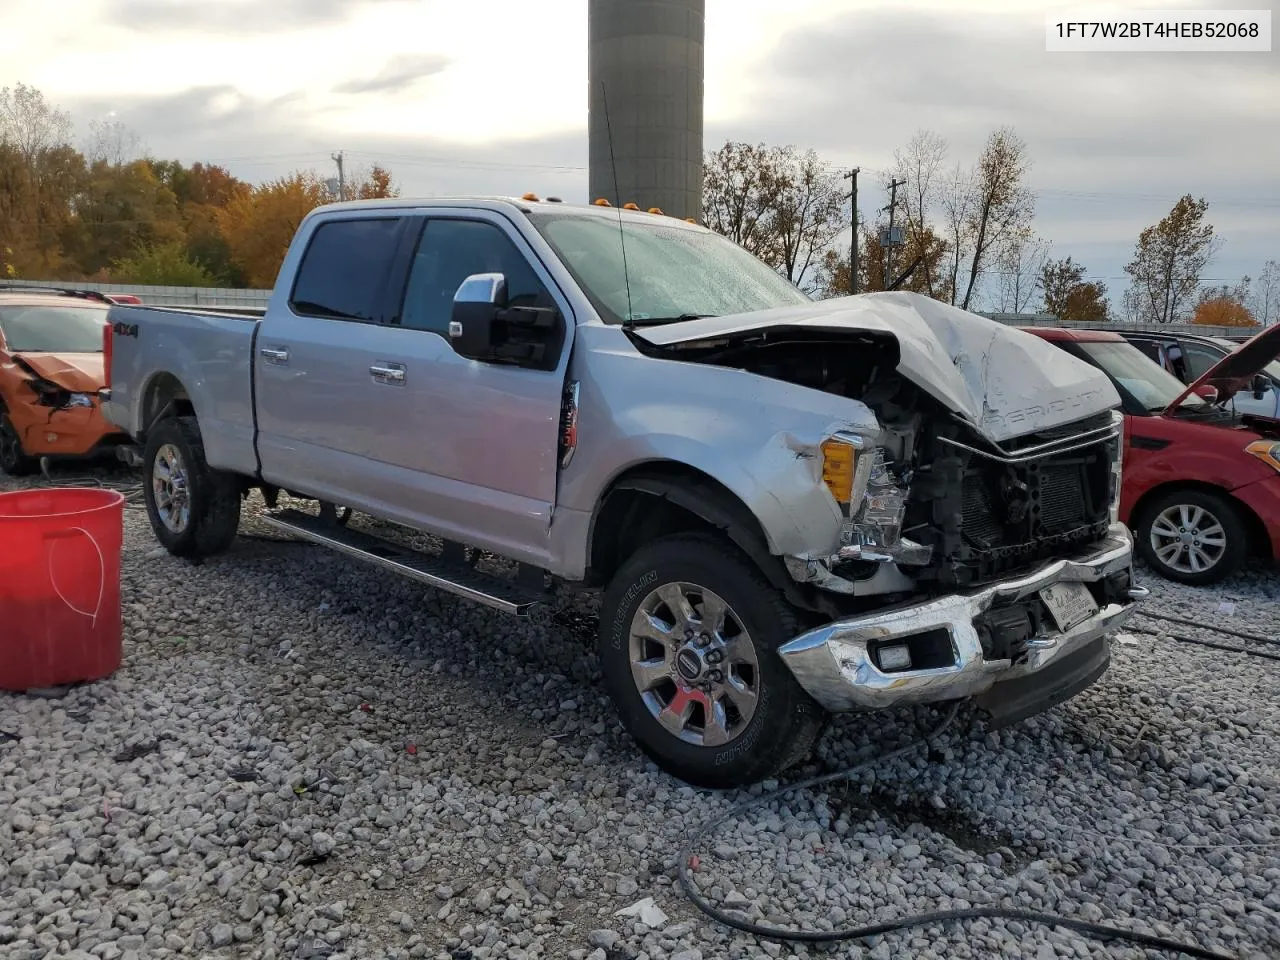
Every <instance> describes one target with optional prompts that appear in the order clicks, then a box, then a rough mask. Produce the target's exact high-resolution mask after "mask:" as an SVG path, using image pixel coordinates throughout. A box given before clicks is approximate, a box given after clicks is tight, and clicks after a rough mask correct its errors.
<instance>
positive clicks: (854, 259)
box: [844, 167, 862, 293]
mask: <svg viewBox="0 0 1280 960" xmlns="http://www.w3.org/2000/svg"><path fill="white" fill-rule="evenodd" d="M861 172H862V168H861V167H854V168H853V169H852V170H850V171H849V172H848V173H846V174H845V175H844V178H845V179H846V180H852V181H853V188H852V190H851V191H850V193H849V200H850V202H851V203H852V205H853V206H852V209H853V216H852V218H851V222H852V223H853V241H852V243H851V244H850V245H849V292H850V293H857V292H858V174H859V173H861Z"/></svg>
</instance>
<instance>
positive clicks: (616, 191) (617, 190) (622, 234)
mask: <svg viewBox="0 0 1280 960" xmlns="http://www.w3.org/2000/svg"><path fill="white" fill-rule="evenodd" d="M600 100H601V102H602V103H603V104H604V129H605V133H606V134H607V135H608V138H609V166H611V167H612V168H613V202H614V206H616V207H617V209H618V241H619V242H620V243H621V244H622V283H623V285H624V286H625V287H626V288H627V319H626V321H625V323H624V324H623V326H628V327H629V326H631V324H632V322H633V321H632V317H631V272H630V270H628V269H627V231H626V230H624V229H623V227H622V188H621V187H619V186H618V158H617V156H615V155H614V152H613V124H612V123H611V122H610V121H609V95H608V94H607V93H605V89H604V82H603V81H601V83H600Z"/></svg>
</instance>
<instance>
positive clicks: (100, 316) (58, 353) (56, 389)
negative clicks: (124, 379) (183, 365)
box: [0, 284, 129, 474]
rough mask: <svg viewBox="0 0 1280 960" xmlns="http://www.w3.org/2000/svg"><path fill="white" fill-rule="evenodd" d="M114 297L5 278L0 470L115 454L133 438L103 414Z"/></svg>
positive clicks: (0, 313) (0, 290)
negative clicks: (101, 398)
mask: <svg viewBox="0 0 1280 960" xmlns="http://www.w3.org/2000/svg"><path fill="white" fill-rule="evenodd" d="M112 302H113V298H111V297H108V296H106V295H105V294H101V293H94V292H90V291H76V290H52V289H46V288H42V287H27V288H23V287H21V286H9V285H4V284H0V470H3V471H4V472H5V473H8V474H22V473H29V472H31V471H33V470H34V469H36V468H37V467H38V466H39V461H40V458H41V457H49V458H50V459H51V460H61V459H72V458H75V459H79V458H86V459H88V458H94V457H98V456H109V455H114V454H115V451H116V448H117V447H119V446H121V445H123V444H127V443H128V442H129V437H128V435H127V434H125V433H124V432H123V431H122V430H120V429H119V428H118V427H116V426H115V425H113V424H111V423H108V422H107V420H106V419H105V418H104V417H103V416H102V411H101V409H100V401H99V398H98V391H99V390H101V389H102V388H103V386H104V385H105V383H106V379H105V374H104V371H103V368H102V358H103V357H102V347H103V331H104V330H105V329H106V325H107V308H108V307H109V306H110V305H111V303H112Z"/></svg>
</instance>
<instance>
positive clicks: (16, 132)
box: [0, 83, 71, 170]
mask: <svg viewBox="0 0 1280 960" xmlns="http://www.w3.org/2000/svg"><path fill="white" fill-rule="evenodd" d="M70 138H71V114H69V113H67V112H66V111H65V110H59V109H58V108H57V107H54V106H53V105H52V104H50V103H49V102H48V101H47V100H45V98H44V94H43V93H41V92H40V91H39V90H37V89H36V88H35V87H28V86H27V85H26V84H22V83H19V84H17V85H16V86H14V87H13V88H9V87H0V143H2V144H7V145H9V146H12V147H13V148H14V149H16V150H17V151H18V153H19V154H21V156H22V159H23V162H24V163H26V165H27V168H28V169H31V170H34V169H35V168H36V165H37V163H38V162H39V159H40V155H41V154H42V153H44V151H46V150H48V149H50V148H52V147H61V146H64V145H65V144H67V143H68V142H69V140H70Z"/></svg>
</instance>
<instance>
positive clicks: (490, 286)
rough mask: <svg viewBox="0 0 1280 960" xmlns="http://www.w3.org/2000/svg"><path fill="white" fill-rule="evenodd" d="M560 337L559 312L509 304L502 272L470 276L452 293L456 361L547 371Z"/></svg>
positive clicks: (556, 354) (553, 361)
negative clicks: (510, 364)
mask: <svg viewBox="0 0 1280 960" xmlns="http://www.w3.org/2000/svg"><path fill="white" fill-rule="evenodd" d="M562 333H563V331H562V329H561V323H560V312H559V311H558V310H553V309H547V308H545V307H511V306H508V305H507V278H506V277H505V276H503V275H502V274H500V273H473V274H472V275H471V276H469V277H467V279H465V280H463V281H462V284H461V285H460V286H459V287H458V290H457V292H456V293H455V294H454V295H453V311H452V313H451V314H450V316H449V345H450V346H451V347H453V351H454V353H456V354H458V356H460V357H466V358H467V359H469V360H480V361H482V362H485V363H513V364H517V365H519V366H523V367H535V368H538V369H550V368H554V367H555V364H556V362H557V361H558V360H559V349H558V344H559V341H560V339H561V334H562Z"/></svg>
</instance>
